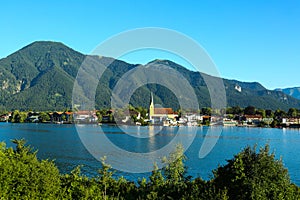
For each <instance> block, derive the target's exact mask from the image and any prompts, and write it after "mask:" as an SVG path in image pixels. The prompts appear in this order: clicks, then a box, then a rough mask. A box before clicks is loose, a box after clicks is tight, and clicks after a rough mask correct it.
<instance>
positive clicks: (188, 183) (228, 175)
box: [0, 140, 300, 200]
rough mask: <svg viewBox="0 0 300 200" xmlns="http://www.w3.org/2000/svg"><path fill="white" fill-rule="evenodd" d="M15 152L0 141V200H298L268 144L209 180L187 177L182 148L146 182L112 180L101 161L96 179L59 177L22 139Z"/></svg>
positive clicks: (245, 154)
mask: <svg viewBox="0 0 300 200" xmlns="http://www.w3.org/2000/svg"><path fill="white" fill-rule="evenodd" d="M13 143H15V144H16V148H15V149H13V148H11V147H10V148H7V147H6V146H5V143H3V142H2V143H0V171H1V173H0V198H1V199H205V200H207V199H224V200H225V199H259V200H264V199H299V198H300V188H299V187H298V186H296V185H295V184H293V183H291V181H290V177H289V174H288V170H287V169H286V168H284V166H283V164H282V161H281V160H277V159H275V155H274V154H273V153H270V148H269V146H268V145H266V146H265V147H261V148H260V149H256V147H249V146H248V147H246V148H244V149H243V150H242V151H241V152H240V153H238V154H236V155H235V156H234V157H233V158H232V159H230V160H228V161H227V163H226V164H225V165H223V166H219V167H218V168H217V169H215V170H213V177H212V178H211V179H210V180H207V181H205V180H203V179H202V178H201V177H189V176H187V173H186V172H187V168H186V167H185V165H184V161H185V159H186V158H185V156H184V154H183V152H184V151H183V148H182V146H181V145H178V146H177V149H176V151H174V152H172V153H171V154H170V155H169V156H168V157H165V158H163V162H164V163H165V164H166V167H164V168H163V169H158V167H157V166H156V165H155V164H154V167H153V171H152V173H151V174H150V175H149V177H148V178H141V179H139V180H138V182H133V181H129V180H127V179H125V178H123V177H118V178H114V177H115V176H114V171H113V170H112V169H111V167H110V166H109V165H108V164H106V163H105V158H103V159H102V167H101V168H100V169H99V171H98V176H96V177H86V176H84V175H82V174H81V172H80V167H77V168H75V169H74V170H73V171H72V172H71V173H68V174H60V173H59V170H58V168H57V167H56V165H55V164H54V162H53V161H50V160H39V159H37V156H36V152H35V151H33V150H32V148H31V147H30V146H27V145H25V141H24V140H13Z"/></svg>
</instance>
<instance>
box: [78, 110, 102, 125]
mask: <svg viewBox="0 0 300 200" xmlns="http://www.w3.org/2000/svg"><path fill="white" fill-rule="evenodd" d="M73 119H74V121H75V122H76V123H96V122H97V120H98V117H97V115H96V111H95V110H94V111H90V110H80V111H76V112H74V114H73Z"/></svg>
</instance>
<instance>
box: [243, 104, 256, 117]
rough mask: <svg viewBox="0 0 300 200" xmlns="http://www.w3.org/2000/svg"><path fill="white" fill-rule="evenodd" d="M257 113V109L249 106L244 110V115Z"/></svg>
mask: <svg viewBox="0 0 300 200" xmlns="http://www.w3.org/2000/svg"><path fill="white" fill-rule="evenodd" d="M255 113H256V108H255V107H254V106H247V107H246V108H245V109H244V114H245V115H255Z"/></svg>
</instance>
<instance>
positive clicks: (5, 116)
mask: <svg viewBox="0 0 300 200" xmlns="http://www.w3.org/2000/svg"><path fill="white" fill-rule="evenodd" d="M10 116H11V113H8V114H3V115H1V116H0V122H7V121H8V119H9V117H10Z"/></svg>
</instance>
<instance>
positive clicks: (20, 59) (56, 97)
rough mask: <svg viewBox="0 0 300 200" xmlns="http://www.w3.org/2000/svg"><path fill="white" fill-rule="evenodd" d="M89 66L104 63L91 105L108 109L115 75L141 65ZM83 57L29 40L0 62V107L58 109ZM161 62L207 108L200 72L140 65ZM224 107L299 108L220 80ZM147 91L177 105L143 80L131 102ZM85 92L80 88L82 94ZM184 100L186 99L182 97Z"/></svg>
mask: <svg viewBox="0 0 300 200" xmlns="http://www.w3.org/2000/svg"><path fill="white" fill-rule="evenodd" d="M91 57H92V58H93V62H95V63H94V64H95V66H97V65H98V64H99V65H104V66H107V65H109V66H107V69H106V70H105V72H104V73H103V75H102V77H101V79H100V81H99V83H98V87H97V90H96V91H97V92H96V96H95V99H96V102H95V105H96V108H97V109H100V108H109V107H110V105H111V102H110V98H111V91H112V89H113V88H114V86H115V85H116V84H117V82H118V81H119V80H120V77H122V75H124V74H125V73H126V72H128V71H129V70H131V69H134V68H136V67H137V66H141V65H136V64H135V65H134V64H129V63H126V62H124V61H121V60H114V59H112V58H108V57H99V56H91ZM85 58H86V55H83V54H81V53H79V52H77V51H75V50H73V49H71V48H69V47H67V46H65V45H64V44H62V43H58V42H46V41H42V42H34V43H32V44H30V45H28V46H26V47H24V48H22V49H20V50H19V51H17V52H15V53H13V54H11V55H9V56H8V57H6V58H3V59H1V60H0V105H1V106H2V109H6V110H14V109H21V110H29V109H31V110H61V109H65V108H71V107H72V103H71V102H72V90H73V85H74V80H75V78H76V75H77V72H78V69H79V68H80V66H81V64H82V62H83V61H84V59H85ZM159 65H165V66H168V67H171V68H173V69H175V70H176V71H178V72H180V73H181V74H182V75H183V76H184V77H185V78H186V79H187V80H188V81H189V83H190V85H191V86H192V87H193V89H194V91H195V94H196V95H197V98H198V102H199V107H209V106H210V95H209V92H208V89H207V86H206V84H205V81H204V79H203V77H202V76H201V74H200V73H197V72H193V71H189V70H188V69H186V68H184V67H183V66H180V65H178V64H176V63H174V62H172V61H169V60H154V61H151V62H150V63H148V64H147V65H146V66H145V67H151V66H159ZM223 82H224V86H225V89H226V98H227V105H228V106H240V107H246V106H249V105H252V106H255V107H257V108H264V109H273V110H274V109H278V108H279V109H283V110H287V109H289V108H291V107H295V108H300V100H298V99H295V98H293V97H291V96H289V95H287V94H285V93H283V92H281V91H271V90H267V89H266V88H264V87H263V86H262V85H261V84H260V83H257V82H253V83H248V82H241V81H237V80H227V79H223ZM150 91H152V92H153V93H154V101H155V103H157V104H161V105H163V106H165V107H173V108H174V109H178V108H179V104H178V100H177V98H176V96H175V95H174V94H173V93H172V92H171V91H170V90H169V89H168V88H166V87H163V86H161V85H157V84H149V85H146V86H143V87H140V88H139V89H137V90H136V91H135V93H134V94H133V96H132V97H131V100H130V103H131V104H132V105H134V106H143V107H148V104H149V99H150ZM86 92H87V91H82V94H81V95H82V96H86V95H87V94H86ZM186 98H188V97H186Z"/></svg>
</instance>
